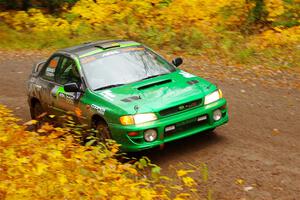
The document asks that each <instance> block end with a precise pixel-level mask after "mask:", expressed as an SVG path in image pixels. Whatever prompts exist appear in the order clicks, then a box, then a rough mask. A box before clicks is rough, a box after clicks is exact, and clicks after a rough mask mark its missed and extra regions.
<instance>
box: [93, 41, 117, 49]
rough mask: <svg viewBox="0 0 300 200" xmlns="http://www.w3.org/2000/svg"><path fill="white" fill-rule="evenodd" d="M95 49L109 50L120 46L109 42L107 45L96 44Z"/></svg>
mask: <svg viewBox="0 0 300 200" xmlns="http://www.w3.org/2000/svg"><path fill="white" fill-rule="evenodd" d="M95 47H98V48H101V49H110V48H115V47H120V44H119V43H116V42H109V43H102V44H101V43H100V44H96V45H95Z"/></svg>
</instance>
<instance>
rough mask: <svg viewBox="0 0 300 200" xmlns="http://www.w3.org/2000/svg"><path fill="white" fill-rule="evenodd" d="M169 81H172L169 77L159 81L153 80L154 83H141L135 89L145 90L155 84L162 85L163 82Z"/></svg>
mask: <svg viewBox="0 0 300 200" xmlns="http://www.w3.org/2000/svg"><path fill="white" fill-rule="evenodd" d="M170 82H172V80H171V79H167V80H163V81H159V82H155V83H150V84H148V85H143V86H141V87H138V88H137V89H138V90H145V89H148V88H151V87H154V86H157V85H163V84H166V83H170Z"/></svg>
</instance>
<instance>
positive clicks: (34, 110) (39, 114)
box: [30, 101, 47, 130]
mask: <svg viewBox="0 0 300 200" xmlns="http://www.w3.org/2000/svg"><path fill="white" fill-rule="evenodd" d="M46 114H47V113H46V112H45V110H44V109H43V107H42V105H41V104H40V102H38V101H37V102H35V103H34V104H33V105H32V106H31V107H30V115H31V118H32V119H34V120H37V121H38V122H37V123H36V124H34V125H33V127H30V129H31V128H33V129H35V130H37V129H39V128H40V127H41V126H42V124H43V123H44V122H45V121H46Z"/></svg>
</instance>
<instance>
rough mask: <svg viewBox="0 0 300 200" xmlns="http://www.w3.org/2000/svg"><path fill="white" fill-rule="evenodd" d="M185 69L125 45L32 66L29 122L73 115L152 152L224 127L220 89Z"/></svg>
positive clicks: (107, 44) (89, 46) (97, 46)
mask: <svg viewBox="0 0 300 200" xmlns="http://www.w3.org/2000/svg"><path fill="white" fill-rule="evenodd" d="M181 63H182V59H181V58H176V59H174V60H173V61H172V64H171V63H169V62H168V61H166V60H165V59H164V58H162V57H161V56H160V55H158V54H157V53H155V52H154V51H152V50H151V49H149V48H148V47H146V46H144V45H142V44H140V43H137V42H133V41H125V40H106V41H97V42H91V43H85V44H83V45H79V46H75V47H71V48H67V49H63V50H59V51H57V52H55V53H54V54H53V55H52V56H51V57H50V58H49V59H48V60H47V61H43V62H41V63H39V64H37V65H35V66H34V68H33V71H32V74H31V75H30V77H29V81H28V102H29V106H30V112H31V116H32V118H33V119H35V118H37V116H39V115H40V114H41V113H44V112H47V113H49V114H53V115H65V114H66V113H68V114H72V115H74V117H75V118H76V119H77V120H78V121H79V122H80V123H84V124H88V125H89V126H90V127H94V128H96V129H99V130H101V131H100V132H101V133H100V136H99V137H102V138H103V139H108V138H111V139H114V140H116V141H117V142H118V143H119V144H121V148H122V150H124V151H139V150H143V149H148V148H152V147H155V146H159V145H162V144H164V143H166V142H170V141H173V140H177V139H180V138H183V137H187V136H190V135H193V134H197V133H199V132H202V131H206V130H212V129H214V128H216V127H217V126H220V125H222V124H224V123H226V122H227V121H228V113H227V106H226V100H225V99H224V98H223V97H222V92H221V90H220V89H218V88H217V87H216V86H215V85H213V84H212V83H210V82H208V81H206V80H204V79H202V78H200V77H198V76H195V75H193V74H190V73H187V72H185V71H183V70H180V69H178V68H177V67H178V66H179V65H180V64H181Z"/></svg>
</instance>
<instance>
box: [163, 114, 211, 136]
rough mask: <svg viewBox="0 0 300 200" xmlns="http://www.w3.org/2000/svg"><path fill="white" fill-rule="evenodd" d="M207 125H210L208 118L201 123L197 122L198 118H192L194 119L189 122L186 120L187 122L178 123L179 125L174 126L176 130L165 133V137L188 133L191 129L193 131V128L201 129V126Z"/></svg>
mask: <svg viewBox="0 0 300 200" xmlns="http://www.w3.org/2000/svg"><path fill="white" fill-rule="evenodd" d="M206 116H207V115H206ZM207 123H208V116H207V118H206V119H205V120H202V121H200V122H199V121H197V117H196V118H192V119H188V120H185V121H181V122H178V123H176V124H174V125H175V130H173V131H165V137H168V136H171V135H174V134H176V133H181V132H183V131H186V130H189V129H192V128H195V127H199V126H202V125H204V124H207Z"/></svg>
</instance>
